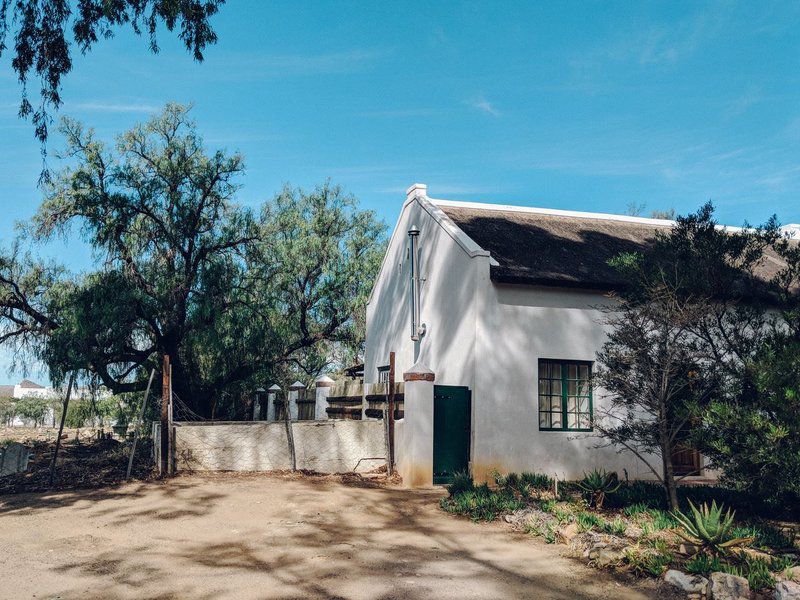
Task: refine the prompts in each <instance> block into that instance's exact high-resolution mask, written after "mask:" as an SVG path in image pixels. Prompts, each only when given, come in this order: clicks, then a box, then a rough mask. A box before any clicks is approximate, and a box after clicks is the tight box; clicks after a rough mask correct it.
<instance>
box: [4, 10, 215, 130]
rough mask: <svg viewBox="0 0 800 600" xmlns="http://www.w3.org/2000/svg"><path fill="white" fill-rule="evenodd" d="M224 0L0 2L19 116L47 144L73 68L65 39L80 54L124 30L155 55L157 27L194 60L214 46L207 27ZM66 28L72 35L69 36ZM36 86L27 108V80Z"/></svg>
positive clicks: (70, 53) (213, 38)
mask: <svg viewBox="0 0 800 600" xmlns="http://www.w3.org/2000/svg"><path fill="white" fill-rule="evenodd" d="M224 1H225V0H113V1H109V0H80V1H79V2H73V1H71V0H0V58H2V56H3V53H4V51H5V50H6V48H7V45H6V40H7V38H8V37H9V33H11V37H12V38H13V47H14V58H13V60H12V61H11V66H12V68H13V70H14V72H15V73H16V74H17V77H18V79H19V82H20V85H21V86H22V100H21V102H20V108H19V114H20V116H21V117H24V118H26V117H31V118H32V120H33V124H34V126H35V131H36V137H37V138H38V139H39V140H40V141H41V143H42V144H44V142H46V141H47V135H48V128H49V125H50V113H51V112H52V111H54V110H57V109H58V107H59V106H60V105H61V80H62V78H63V77H64V75H66V74H67V73H69V71H70V70H71V69H72V51H71V49H70V40H73V41H74V43H75V44H76V45H77V47H78V49H79V50H80V51H81V52H82V53H83V54H85V53H86V52H88V51H89V50H90V49H91V48H92V46H94V45H95V44H96V43H97V42H98V41H99V40H100V39H101V38H110V37H112V36H113V35H114V32H115V30H117V29H119V28H120V27H122V26H124V25H129V26H130V27H131V28H132V29H133V31H134V32H135V33H136V34H141V33H142V32H144V31H146V32H147V34H148V36H149V38H150V49H151V50H152V51H153V52H158V43H157V41H156V31H157V29H158V27H159V26H164V27H166V28H167V29H168V30H169V31H173V30H174V29H175V28H176V27H177V28H178V29H179V31H180V33H179V37H180V39H181V41H182V42H183V43H184V45H185V46H186V49H187V50H188V51H190V52H191V53H192V55H193V56H194V58H195V60H198V61H201V60H203V50H204V49H205V47H206V46H207V45H208V44H213V43H215V42H216V41H217V36H216V34H215V33H214V31H213V29H212V28H211V25H210V23H209V20H210V18H211V17H212V16H213V15H214V14H216V12H217V11H218V10H219V6H220V5H221V4H223V3H224ZM70 29H71V31H70ZM32 76H36V77H38V79H39V82H40V89H39V99H38V101H37V102H35V103H32V102H31V100H30V98H29V94H28V81H29V79H30V78H31V77H32Z"/></svg>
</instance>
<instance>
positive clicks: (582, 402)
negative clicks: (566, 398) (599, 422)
mask: <svg viewBox="0 0 800 600" xmlns="http://www.w3.org/2000/svg"><path fill="white" fill-rule="evenodd" d="M578 410H579V411H580V412H582V413H588V412H589V399H588V398H580V399H579V401H578Z"/></svg>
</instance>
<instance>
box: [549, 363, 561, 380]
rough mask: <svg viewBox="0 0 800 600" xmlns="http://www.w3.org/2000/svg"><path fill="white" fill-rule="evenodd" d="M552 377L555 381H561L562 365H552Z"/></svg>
mask: <svg viewBox="0 0 800 600" xmlns="http://www.w3.org/2000/svg"><path fill="white" fill-rule="evenodd" d="M550 376H551V377H552V378H553V379H561V364H559V363H552V364H551V365H550Z"/></svg>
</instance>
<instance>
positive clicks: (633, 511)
mask: <svg viewBox="0 0 800 600" xmlns="http://www.w3.org/2000/svg"><path fill="white" fill-rule="evenodd" d="M649 508H650V507H649V505H648V504H646V503H645V502H636V503H635V504H631V505H630V506H626V507H625V508H624V509H622V514H624V515H625V516H626V517H635V516H636V515H639V514H642V513H646V512H647V511H648V510H649Z"/></svg>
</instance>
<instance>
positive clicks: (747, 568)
mask: <svg viewBox="0 0 800 600" xmlns="http://www.w3.org/2000/svg"><path fill="white" fill-rule="evenodd" d="M743 570H744V572H745V574H744V577H747V582H748V583H749V584H750V589H751V590H763V589H764V588H771V587H774V586H775V576H774V575H773V574H772V572H771V571H770V564H769V563H767V561H765V560H761V559H760V558H748V559H747V560H745V564H744V569H743Z"/></svg>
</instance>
